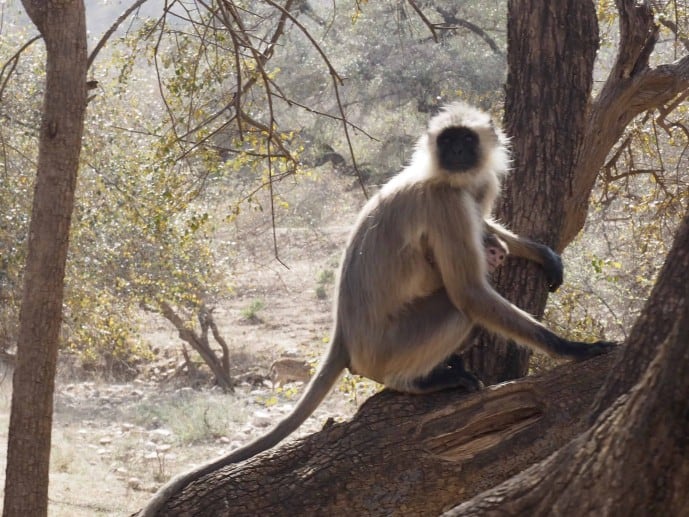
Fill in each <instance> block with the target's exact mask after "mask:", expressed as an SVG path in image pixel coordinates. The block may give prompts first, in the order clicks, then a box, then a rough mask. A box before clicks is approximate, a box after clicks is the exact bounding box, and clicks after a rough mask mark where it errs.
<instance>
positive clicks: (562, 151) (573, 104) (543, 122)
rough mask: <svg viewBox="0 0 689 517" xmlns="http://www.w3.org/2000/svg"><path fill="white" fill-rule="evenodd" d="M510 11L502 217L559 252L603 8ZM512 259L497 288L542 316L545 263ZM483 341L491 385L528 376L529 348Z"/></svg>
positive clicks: (481, 355) (472, 356) (479, 368)
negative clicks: (508, 151)
mask: <svg viewBox="0 0 689 517" xmlns="http://www.w3.org/2000/svg"><path fill="white" fill-rule="evenodd" d="M508 10H509V12H508V23H507V41H508V75H507V88H506V97H505V130H506V132H507V134H508V136H510V137H511V138H512V153H513V171H512V173H511V174H510V176H509V177H508V178H507V180H506V182H505V185H504V189H503V194H502V197H501V199H500V202H499V205H498V207H497V210H496V214H497V216H498V218H499V219H501V220H502V221H504V222H506V223H508V225H509V226H510V228H511V229H512V230H514V231H515V232H516V233H518V234H520V235H524V236H527V237H531V238H533V239H534V240H536V241H539V242H543V243H544V244H547V245H549V246H551V247H553V248H555V247H556V244H558V243H559V242H560V241H561V235H560V234H561V231H562V228H561V223H562V222H563V221H564V218H565V195H566V192H568V191H569V189H570V186H571V184H572V182H573V181H574V177H575V173H576V172H577V171H576V169H575V162H576V157H577V156H578V154H579V149H580V147H581V145H582V142H583V140H584V129H585V127H586V109H587V105H588V102H589V98H590V95H591V85H592V81H593V62H594V59H595V56H596V51H597V49H598V22H597V19H596V11H595V7H594V5H593V3H592V2H582V1H581V0H566V1H560V2H551V3H546V4H544V3H543V2H541V1H539V0H510V2H509V7H508ZM544 78H547V82H545V81H544ZM585 211H586V207H584V212H585ZM558 251H561V249H560V250H558ZM509 262H510V264H509V267H504V268H503V270H502V272H501V273H500V274H499V276H498V278H497V289H498V291H500V292H501V293H503V294H504V296H505V297H506V298H508V299H509V300H510V301H512V302H513V303H516V304H517V305H518V306H520V307H522V308H524V309H525V310H527V311H528V312H530V313H532V314H535V315H539V316H540V315H542V314H543V311H544V309H545V303H546V300H547V289H546V285H545V279H544V277H543V275H542V273H541V272H540V270H539V268H538V266H536V265H535V264H532V263H528V262H527V261H519V262H518V263H516V262H517V261H514V262H513V261H512V260H510V261H509ZM479 342H480V343H481V344H480V345H479V346H477V347H474V348H473V349H472V350H471V351H469V352H468V353H467V354H466V355H465V358H466V362H467V364H468V365H469V368H470V369H471V370H472V371H474V372H475V373H476V374H477V375H478V376H479V377H480V378H481V379H482V380H483V381H484V382H485V383H487V384H493V383H495V382H499V381H502V380H507V379H513V378H517V377H521V376H523V375H526V373H527V371H528V365H529V357H530V353H529V351H528V350H527V349H525V348H521V347H518V346H516V345H515V344H513V343H508V342H506V341H505V340H503V339H499V338H496V337H494V336H491V335H487V334H483V335H482V336H481V337H480V340H479Z"/></svg>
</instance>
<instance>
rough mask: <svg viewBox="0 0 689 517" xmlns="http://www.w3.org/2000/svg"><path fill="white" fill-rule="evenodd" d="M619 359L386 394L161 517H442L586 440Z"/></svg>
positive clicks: (199, 485) (204, 483) (190, 495)
mask: <svg viewBox="0 0 689 517" xmlns="http://www.w3.org/2000/svg"><path fill="white" fill-rule="evenodd" d="M617 355H619V354H609V355H606V356H600V357H597V358H595V359H592V360H590V361H586V362H585V363H578V364H566V365H562V366H560V367H558V368H556V369H554V370H553V371H551V372H548V373H547V374H545V375H543V376H538V377H537V376H530V377H527V378H525V379H520V380H519V381H514V382H512V383H505V384H501V385H499V386H495V387H492V388H488V389H486V390H484V391H481V392H479V393H475V394H471V395H467V394H463V393H462V392H461V391H449V392H444V393H437V394H433V395H424V396H414V395H402V394H399V393H394V392H391V391H387V390H386V391H383V392H382V393H379V394H377V395H375V396H374V397H372V398H371V399H369V400H368V401H366V403H365V404H364V405H363V406H362V407H361V409H360V410H359V412H358V413H357V414H356V416H355V417H354V418H353V419H352V420H351V421H350V422H344V423H338V424H326V426H325V427H324V429H323V430H322V431H320V432H318V433H316V434H313V435H311V436H308V437H307V438H304V439H302V440H297V441H293V442H291V443H288V444H286V445H284V446H283V447H281V448H279V449H276V450H273V451H267V452H265V453H263V454H260V455H258V456H256V457H255V458H253V459H251V460H248V461H247V462H244V463H241V464H237V465H232V466H230V467H227V468H225V469H221V470H218V471H216V472H214V473H213V474H210V475H208V476H206V477H204V478H201V479H199V480H198V481H197V482H195V483H192V484H191V485H189V486H187V487H186V488H185V489H183V490H182V491H181V492H180V493H178V494H177V495H176V496H175V497H174V498H172V499H170V500H169V501H168V503H167V505H166V506H165V507H164V508H163V509H162V510H161V511H160V512H159V515H160V516H163V515H164V516H166V517H175V516H180V517H181V516H185V517H189V516H199V517H201V516H205V515H232V516H234V517H240V516H247V517H249V516H255V515H272V516H276V517H280V516H291V515H329V516H340V515H342V516H345V515H347V516H349V515H367V516H377V515H380V516H388V515H400V516H405V517H406V516H412V515H438V514H439V513H440V512H442V511H443V510H446V509H448V508H450V507H452V506H453V505H455V504H457V503H459V502H461V501H463V500H466V499H468V498H470V497H472V496H474V495H476V494H478V493H480V492H481V491H483V490H487V489H488V488H491V487H493V486H495V485H496V484H498V483H501V482H502V481H504V480H506V479H508V478H509V477H511V476H513V475H515V474H517V473H519V472H521V471H522V470H524V469H525V468H527V467H529V466H530V465H532V464H533V462H534V461H538V460H539V459H543V458H545V457H546V456H547V455H548V454H550V453H552V452H554V451H556V450H557V449H558V448H559V447H561V446H563V445H564V444H566V443H567V442H568V441H569V440H571V439H572V438H574V437H575V436H576V435H577V433H579V432H582V431H583V430H584V426H585V423H586V415H587V412H588V408H589V407H590V404H591V402H592V401H593V397H594V396H595V394H596V392H597V391H598V389H599V387H600V386H601V384H602V382H603V379H604V378H605V374H606V372H607V371H608V370H609V369H610V368H611V366H612V364H613V363H614V361H615V357H616V356H617Z"/></svg>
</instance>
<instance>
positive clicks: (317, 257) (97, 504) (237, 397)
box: [0, 196, 376, 517]
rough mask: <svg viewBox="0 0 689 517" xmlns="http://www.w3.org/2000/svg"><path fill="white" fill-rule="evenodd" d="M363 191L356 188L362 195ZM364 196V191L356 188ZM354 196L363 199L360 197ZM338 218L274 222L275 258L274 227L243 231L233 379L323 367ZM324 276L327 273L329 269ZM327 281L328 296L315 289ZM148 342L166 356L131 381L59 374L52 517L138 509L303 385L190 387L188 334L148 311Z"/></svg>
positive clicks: (335, 410)
mask: <svg viewBox="0 0 689 517" xmlns="http://www.w3.org/2000/svg"><path fill="white" fill-rule="evenodd" d="M359 198H360V196H359ZM353 199H356V196H353ZM353 203H356V201H354V202H353ZM351 220H352V217H351V214H350V215H348V216H347V217H345V218H344V219H343V221H344V224H343V225H342V226H329V227H327V229H325V230H324V229H322V228H321V229H316V228H315V227H312V226H309V225H306V226H301V227H299V226H294V225H292V226H289V227H288V228H286V229H285V228H279V229H278V244H279V251H280V259H281V261H282V262H284V263H285V264H286V265H287V266H288V267H289V269H287V268H286V267H284V266H283V265H281V264H280V263H279V262H278V261H276V260H275V258H274V253H273V250H272V239H271V238H270V236H269V235H270V232H269V231H268V230H269V227H264V228H263V229H262V230H261V229H259V230H255V229H254V231H255V235H244V236H243V238H242V239H241V241H240V242H241V243H242V245H241V247H240V248H238V250H237V257H236V260H235V261H234V265H233V268H234V271H233V274H232V282H233V287H232V292H231V293H230V294H228V296H227V297H226V298H225V299H223V300H222V301H221V302H220V303H218V305H217V307H216V310H215V312H214V317H215V319H216V321H217V322H218V324H219V325H220V329H221V332H222V334H223V336H224V337H225V339H226V340H227V341H228V344H229V345H230V347H231V349H232V368H233V372H232V373H233V375H237V374H240V373H244V372H246V371H251V370H256V371H257V372H259V373H263V374H267V372H268V369H269V367H270V364H271V363H272V361H273V360H275V359H278V358H279V357H281V356H282V355H283V354H289V355H292V356H297V357H303V358H306V359H308V360H310V361H312V362H313V364H314V365H315V364H317V362H318V359H319V357H320V356H321V354H322V353H323V351H324V350H325V347H326V345H327V338H328V335H329V332H330V325H331V323H332V317H331V306H332V292H333V288H334V285H333V283H332V280H333V274H332V273H334V271H335V270H336V265H337V262H338V260H339V256H340V254H341V250H342V248H343V246H344V243H345V241H346V236H347V233H348V226H347V224H346V223H348V222H351ZM324 272H325V273H324ZM319 288H321V289H320V292H317V291H318V290H319ZM145 318H146V328H145V331H144V338H146V339H147V340H150V341H151V342H152V343H153V344H154V345H155V346H156V347H157V349H158V350H159V352H160V357H162V358H163V360H161V361H159V362H158V363H156V364H154V365H151V366H150V368H149V369H148V371H147V374H146V375H142V376H141V377H139V378H137V379H135V380H133V381H131V382H129V383H114V382H106V381H105V380H103V379H98V380H80V381H75V380H74V371H72V370H71V369H70V368H65V367H64V365H63V367H62V368H61V371H60V373H59V376H58V382H57V386H56V398H55V417H54V432H53V450H52V456H51V484H50V510H49V513H50V515H51V516H55V517H61V516H65V517H66V516H70V517H78V516H93V515H108V516H125V515H130V514H131V513H132V512H134V511H136V510H137V509H138V508H140V507H141V506H142V505H143V504H144V502H145V501H146V500H147V499H148V498H149V497H150V496H151V493H152V492H153V491H154V490H155V489H156V488H157V487H158V486H160V484H162V482H164V481H165V480H166V479H168V478H169V477H171V476H172V475H174V474H177V473H179V472H181V471H184V470H187V469H188V468H190V467H191V466H192V465H194V464H197V463H201V462H204V461H206V460H208V459H211V458H214V457H216V456H218V455H221V454H223V453H224V452H228V451H229V450H231V449H233V448H236V447H237V446H239V445H241V444H243V443H246V442H247V441H249V440H250V439H252V438H254V437H256V436H258V435H260V434H263V433H264V432H265V431H266V430H267V428H269V427H270V426H271V425H272V423H274V422H275V421H276V420H277V419H279V418H280V417H281V416H282V415H284V414H286V413H288V412H289V411H290V410H291V408H292V407H293V405H294V403H295V401H296V400H297V399H298V397H299V394H300V393H301V390H302V389H303V385H302V384H301V383H293V384H287V385H286V386H285V387H284V388H279V389H273V387H272V386H271V385H270V383H267V382H266V383H264V384H263V385H262V386H250V385H248V384H245V385H241V386H239V387H237V389H236V391H235V392H234V393H228V394H225V393H222V392H221V391H220V390H217V389H213V388H211V387H210V386H209V384H208V383H201V385H199V386H195V387H194V388H192V387H189V382H188V379H187V378H185V376H184V375H173V372H174V371H175V368H176V367H177V366H178V365H179V364H181V362H182V355H181V353H180V344H181V341H180V340H179V338H178V337H177V334H176V332H175V331H174V330H173V328H172V326H171V325H170V324H169V323H168V322H167V321H165V320H164V319H162V318H157V317H155V316H151V315H150V314H147V315H145ZM375 389H376V386H374V385H373V384H372V383H368V382H364V383H360V382H358V381H357V380H356V379H353V378H351V377H345V378H344V379H343V381H342V382H341V384H340V385H339V386H338V388H337V389H335V390H334V391H333V393H332V394H331V395H330V397H329V398H328V399H327V400H326V402H325V403H324V404H323V405H322V406H321V407H320V408H319V409H318V411H317V412H316V413H315V414H314V416H312V417H311V418H310V419H309V420H308V421H307V422H306V423H305V424H304V425H303V426H302V427H301V429H300V430H299V431H298V432H297V433H295V436H300V435H304V434H307V433H312V432H314V431H315V430H317V429H319V428H320V427H322V425H323V424H324V423H325V421H326V420H327V419H328V418H329V417H334V418H336V419H342V418H347V417H348V416H350V415H351V414H353V413H354V412H355V411H356V408H357V407H358V404H360V403H361V402H363V400H365V398H366V397H367V396H368V395H369V394H371V393H372V392H373V391H374V390H375ZM10 390H11V379H10V377H9V375H7V374H5V376H4V380H3V381H2V383H0V442H1V443H0V476H1V477H2V478H1V479H0V483H2V484H1V485H0V486H3V485H4V463H5V459H6V458H5V455H6V441H7V427H8V423H9V407H10Z"/></svg>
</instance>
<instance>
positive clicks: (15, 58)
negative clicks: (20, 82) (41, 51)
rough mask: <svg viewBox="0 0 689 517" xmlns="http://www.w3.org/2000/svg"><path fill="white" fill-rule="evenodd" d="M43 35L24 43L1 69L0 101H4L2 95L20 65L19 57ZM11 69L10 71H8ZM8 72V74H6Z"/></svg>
mask: <svg viewBox="0 0 689 517" xmlns="http://www.w3.org/2000/svg"><path fill="white" fill-rule="evenodd" d="M41 38H42V36H41V35H37V36H34V37H33V38H31V39H30V40H29V41H27V42H26V43H24V44H23V45H22V46H21V47H20V48H19V50H17V51H16V52H15V53H14V55H13V56H12V57H10V58H9V59H8V60H7V62H6V63H5V64H4V65H2V69H0V79H2V78H3V77H4V79H2V83H0V101H1V100H2V94H3V92H4V91H5V88H6V87H7V83H8V81H9V80H10V77H12V73H13V72H14V70H15V68H17V64H18V63H19V56H21V54H22V52H24V51H25V50H26V49H27V48H29V47H30V46H31V45H32V44H33V42H34V41H36V40H39V39H41ZM8 67H9V70H8ZM6 70H7V72H5V71H6Z"/></svg>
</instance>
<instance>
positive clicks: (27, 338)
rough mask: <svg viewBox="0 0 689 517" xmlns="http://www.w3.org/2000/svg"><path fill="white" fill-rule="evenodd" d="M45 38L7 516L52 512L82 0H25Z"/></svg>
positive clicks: (80, 80) (80, 102)
mask: <svg viewBox="0 0 689 517" xmlns="http://www.w3.org/2000/svg"><path fill="white" fill-rule="evenodd" d="M24 7H25V9H26V11H27V13H28V14H29V16H30V17H31V19H32V21H33V22H34V23H35V24H36V26H37V27H38V29H39V31H40V33H41V35H42V36H43V39H44V41H45V44H46V49H47V67H46V84H45V95H44V101H43V118H42V122H41V129H40V136H39V153H38V167H37V174H36V184H35V187H34V199H33V208H32V212H31V224H30V228H29V240H28V255H27V260H26V271H25V274H24V291H23V296H22V306H21V313H20V329H19V337H18V343H17V365H16V368H15V371H14V377H13V385H12V386H13V393H12V409H11V411H12V412H11V417H10V428H9V439H8V453H7V471H6V472H7V475H6V481H5V499H4V510H3V515H4V516H6V517H9V516H26V515H31V516H40V515H46V513H47V503H48V468H49V459H50V432H51V425H52V411H53V389H54V378H55V365H56V360H57V347H58V337H59V331H60V325H61V318H62V299H63V286H64V271H65V262H66V257H67V243H68V238H69V228H70V222H71V215H72V208H73V205H74V190H75V187H76V177H77V169H78V165H79V152H80V150H81V136H82V132H83V120H84V110H85V107H86V59H87V57H86V22H85V16H84V5H83V2H82V1H81V0H71V1H62V2H50V1H29V0H24Z"/></svg>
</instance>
